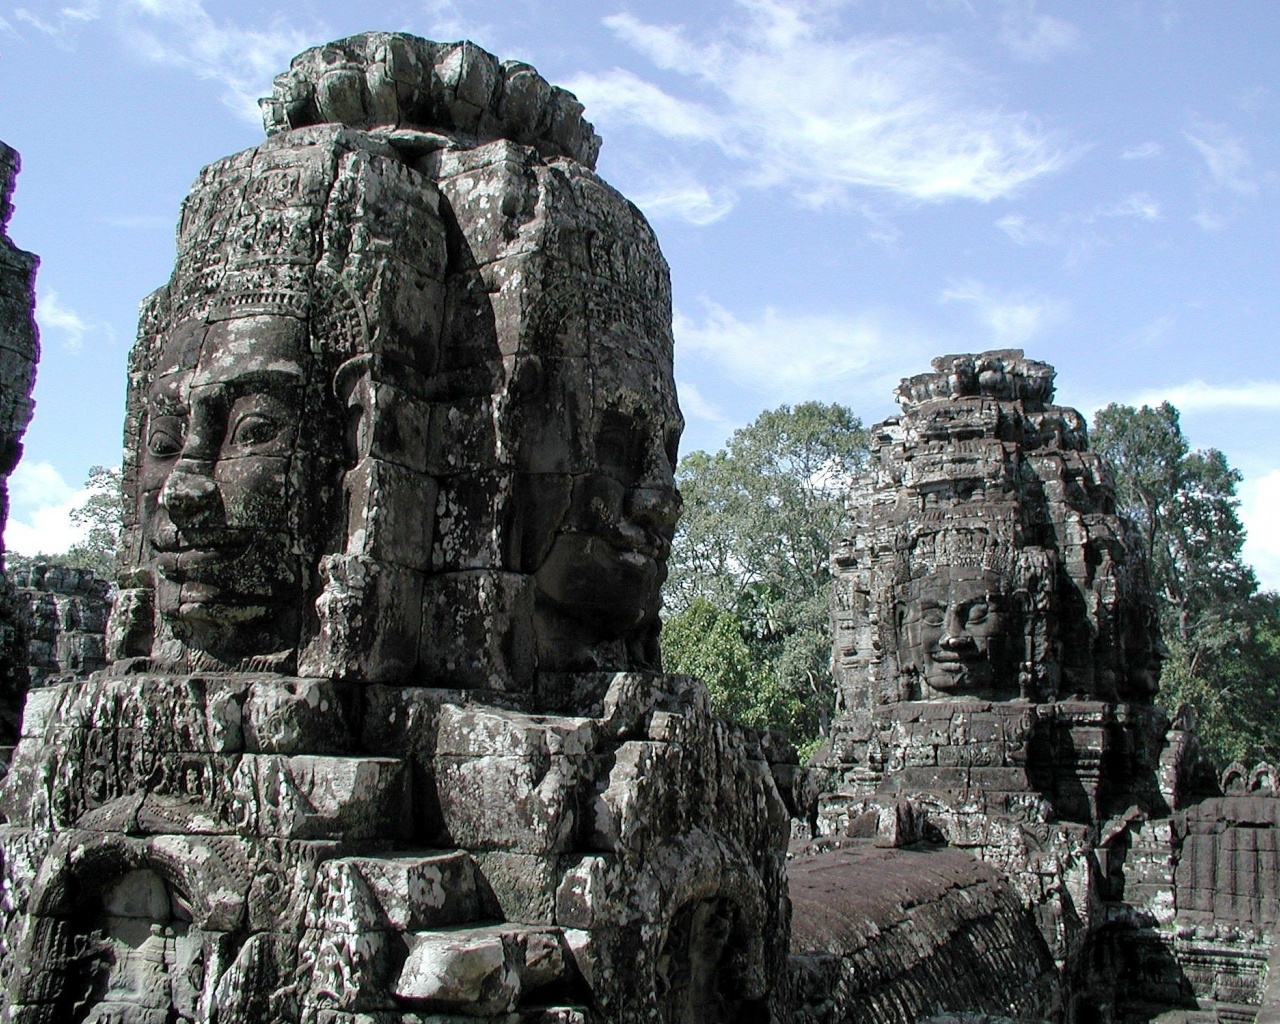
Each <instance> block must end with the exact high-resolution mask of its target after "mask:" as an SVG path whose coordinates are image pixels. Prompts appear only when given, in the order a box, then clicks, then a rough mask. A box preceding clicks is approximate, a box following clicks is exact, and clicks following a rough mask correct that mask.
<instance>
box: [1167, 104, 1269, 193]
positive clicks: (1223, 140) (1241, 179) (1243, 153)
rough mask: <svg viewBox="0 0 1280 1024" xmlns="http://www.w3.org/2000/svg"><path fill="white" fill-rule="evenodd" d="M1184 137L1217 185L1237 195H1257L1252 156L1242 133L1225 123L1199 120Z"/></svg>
mask: <svg viewBox="0 0 1280 1024" xmlns="http://www.w3.org/2000/svg"><path fill="white" fill-rule="evenodd" d="M1184 137H1185V138H1186V140H1187V141H1188V142H1189V143H1191V145H1192V146H1193V147H1194V148H1195V150H1196V152H1198V153H1199V154H1200V156H1201V158H1202V159H1203V160H1204V163H1205V168H1206V169H1207V170H1208V172H1209V178H1210V180H1211V181H1212V183H1213V185H1214V187H1216V188H1219V189H1221V190H1223V191H1224V192H1231V193H1233V194H1235V195H1238V196H1252V195H1256V194H1257V192H1258V183H1257V182H1256V181H1255V180H1254V179H1253V158H1252V157H1251V156H1250V155H1249V150H1248V147H1247V146H1246V145H1245V143H1244V140H1243V139H1242V138H1241V137H1240V136H1239V135H1237V134H1236V133H1235V132H1233V131H1232V130H1231V129H1230V128H1228V127H1227V126H1226V125H1223V124H1214V123H1213V122H1210V121H1201V120H1196V121H1194V122H1193V123H1192V125H1191V127H1189V128H1188V129H1187V131H1186V132H1185V133H1184Z"/></svg>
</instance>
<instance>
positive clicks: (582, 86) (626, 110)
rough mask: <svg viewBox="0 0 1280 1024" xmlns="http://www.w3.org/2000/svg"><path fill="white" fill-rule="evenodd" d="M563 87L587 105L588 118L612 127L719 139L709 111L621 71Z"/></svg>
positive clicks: (587, 77) (576, 80)
mask: <svg viewBox="0 0 1280 1024" xmlns="http://www.w3.org/2000/svg"><path fill="white" fill-rule="evenodd" d="M565 88H566V89H568V90H569V91H570V92H571V93H573V94H574V95H576V96H577V97H578V99H580V100H582V101H583V102H584V103H589V104H590V114H591V116H592V117H598V118H601V119H602V120H606V121H610V122H612V123H613V124H615V125H627V124H642V125H644V126H645V127H647V128H651V129H652V130H653V131H656V132H658V133H659V134H660V135H665V136H667V137H668V138H672V139H686V140H700V141H704V142H715V141H717V140H718V139H719V136H720V130H719V119H718V118H717V117H716V116H715V114H713V113H712V112H711V111H710V110H708V109H707V108H705V107H703V106H701V105H699V104H697V103H689V102H686V101H685V100H680V99H676V98H675V97H674V96H669V95H667V93H665V92H663V91H662V90H661V89H659V88H658V87H657V86H656V85H653V84H652V83H651V82H646V81H645V80H644V79H643V78H640V77H639V76H638V75H635V74H633V73H632V72H630V71H625V70H623V69H621V68H614V69H613V70H612V71H609V72H606V73H605V74H603V75H579V76H578V77H577V78H574V79H571V80H570V81H568V82H567V83H565Z"/></svg>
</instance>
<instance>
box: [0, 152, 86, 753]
mask: <svg viewBox="0 0 1280 1024" xmlns="http://www.w3.org/2000/svg"><path fill="white" fill-rule="evenodd" d="M20 166H21V161H20V159H19V157H18V153H17V151H16V150H14V149H11V148H10V147H9V146H7V145H5V144H4V143H3V142H0V749H5V750H6V751H7V748H8V747H10V746H12V744H13V743H15V742H16V741H17V736H18V719H19V717H20V713H21V709H22V694H23V693H24V692H25V691H26V689H27V687H28V686H29V685H30V680H29V679H28V672H27V661H28V659H27V656H26V647H27V640H28V633H27V626H26V614H25V612H26V602H25V600H23V599H22V597H21V596H19V595H18V594H16V593H15V592H14V586H13V583H12V581H9V580H7V579H6V577H5V575H4V551H5V547H4V527H5V523H6V521H7V520H8V518H9V474H10V473H12V472H13V470H14V467H16V466H17V464H18V460H19V459H20V458H21V457H22V435H23V434H24V433H26V430H27V424H28V423H29V422H30V421H31V412H32V409H33V408H34V405H35V403H34V402H33V401H32V400H31V392H32V389H33V388H34V387H35V382H36V362H37V360H38V359H39V358H40V334H39V331H38V330H37V328H36V321H35V301H36V297H35V278H36V267H37V266H39V264H40V260H39V259H38V258H37V257H36V256H34V255H32V254H31V253H29V252H24V251H23V250H21V249H19V248H18V247H17V246H16V245H14V244H13V242H12V241H11V240H10V238H9V231H8V227H9V218H10V216H11V215H12V214H13V203H12V198H13V190H14V185H15V183H16V179H17V176H18V169H19V167H20ZM64 653H65V654H66V655H67V657H68V659H69V660H70V659H72V658H74V653H75V652H73V651H70V650H69V651H66V652H64ZM3 760H5V758H4V757H0V762H2V761H3Z"/></svg>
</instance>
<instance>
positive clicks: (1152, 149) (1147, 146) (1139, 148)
mask: <svg viewBox="0 0 1280 1024" xmlns="http://www.w3.org/2000/svg"><path fill="white" fill-rule="evenodd" d="M1163 152H1164V147H1163V146H1161V145H1160V143H1158V142H1141V143H1139V144H1138V145H1136V146H1130V147H1129V148H1128V149H1125V150H1122V151H1121V153H1120V159H1121V160H1153V159H1155V158H1156V157H1158V156H1160V154H1162V153H1163Z"/></svg>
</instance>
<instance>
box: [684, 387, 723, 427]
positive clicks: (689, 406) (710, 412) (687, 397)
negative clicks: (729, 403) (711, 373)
mask: <svg viewBox="0 0 1280 1024" xmlns="http://www.w3.org/2000/svg"><path fill="white" fill-rule="evenodd" d="M676 391H678V392H679V394H680V410H681V411H682V412H683V413H684V414H685V416H687V417H689V418H690V419H698V420H705V421H706V422H708V423H714V424H716V425H717V426H722V427H723V426H730V425H731V424H730V420H729V417H728V416H726V415H725V414H724V413H723V412H721V411H720V407H719V406H717V405H716V404H714V403H713V402H710V401H708V400H707V398H706V397H705V396H704V395H703V394H702V392H701V391H699V390H698V387H697V385H696V384H694V383H693V381H691V380H678V381H676Z"/></svg>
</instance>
